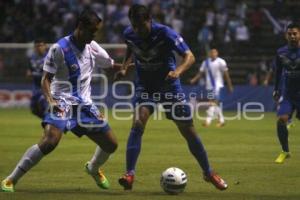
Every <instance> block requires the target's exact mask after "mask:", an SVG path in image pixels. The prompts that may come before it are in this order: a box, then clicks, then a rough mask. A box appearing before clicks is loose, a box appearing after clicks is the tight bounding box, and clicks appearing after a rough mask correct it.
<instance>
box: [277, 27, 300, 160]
mask: <svg viewBox="0 0 300 200" xmlns="http://www.w3.org/2000/svg"><path fill="white" fill-rule="evenodd" d="M285 37H286V40H287V45H285V46H283V47H281V48H279V49H278V50H277V55H276V60H275V65H276V67H275V69H276V71H275V87H274V92H273V98H274V100H275V101H276V102H278V106H279V107H278V110H277V116H278V120H277V136H278V139H279V142H280V145H281V148H282V152H281V153H280V154H279V156H278V157H277V158H276V160H275V162H276V163H279V164H281V163H284V161H285V160H286V158H289V157H290V156H291V155H290V150H289V142H288V129H287V126H286V125H287V123H288V119H289V115H290V114H291V113H292V111H293V108H295V109H296V111H297V113H296V117H297V118H298V119H300V85H299V82H300V25H299V24H297V23H291V24H289V25H288V26H287V30H286V33H285ZM282 79H283V80H284V83H283V84H284V86H285V87H284V89H283V90H282V89H281V88H280V82H281V81H282Z"/></svg>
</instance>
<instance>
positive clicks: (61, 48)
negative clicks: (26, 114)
mask: <svg viewBox="0 0 300 200" xmlns="http://www.w3.org/2000/svg"><path fill="white" fill-rule="evenodd" d="M101 23H102V19H101V18H100V17H99V16H98V15H97V14H96V13H95V12H94V11H92V10H89V9H85V10H83V11H82V12H81V14H80V15H79V17H78V20H77V25H76V28H75V30H74V32H73V33H72V34H71V35H69V36H66V37H64V38H61V39H60V40H59V41H58V42H57V43H55V44H54V45H52V47H51V48H50V49H49V52H48V55H47V57H46V58H45V63H44V67H43V70H44V74H43V77H42V84H41V85H42V90H43V93H44V95H45V98H46V99H47V101H48V103H49V105H50V108H51V109H50V111H49V112H48V113H47V114H46V116H45V117H44V119H43V122H42V125H43V127H44V135H43V136H42V138H41V140H40V141H39V143H38V144H35V145H33V146H31V147H30V148H28V149H27V151H26V152H25V153H24V155H23V157H22V158H21V159H20V161H19V162H18V164H17V166H16V167H15V169H14V170H13V171H12V172H11V174H10V175H8V176H7V177H6V178H5V179H4V180H3V181H2V182H1V190H2V191H4V192H14V191H15V185H16V184H17V182H18V181H19V179H20V178H21V177H23V176H24V175H25V174H26V173H27V172H28V171H29V170H30V169H32V167H34V166H35V165H37V164H38V163H39V161H40V160H41V159H42V158H43V157H44V156H45V155H47V154H49V153H50V152H52V151H53V150H54V149H55V148H56V146H57V145H58V144H59V141H60V140H61V138H62V135H63V133H65V132H67V131H71V132H72V133H74V134H76V135H77V136H78V137H81V136H82V135H86V136H87V137H88V138H89V139H90V140H92V141H93V142H94V143H96V145H97V147H96V150H95V153H94V155H93V157H92V158H91V160H90V161H88V162H87V163H86V164H85V166H84V169H85V171H86V172H87V173H88V174H89V175H90V176H91V177H92V178H93V179H94V181H95V182H96V185H97V186H98V187H100V188H102V189H108V188H109V182H108V180H107V178H106V177H105V176H104V174H103V173H102V171H101V170H100V168H99V167H100V166H102V165H103V164H104V163H105V162H106V161H107V160H108V158H109V156H110V154H112V153H113V152H115V150H116V148H117V140H116V138H115V136H114V133H113V131H112V129H111V128H110V127H109V125H108V123H107V121H106V120H105V119H104V118H103V117H102V116H101V114H100V112H99V110H98V108H97V107H96V106H95V105H94V104H93V102H92V99H91V78H92V72H93V69H94V68H95V67H96V66H99V67H101V68H111V67H117V65H115V63H114V61H113V59H111V58H110V57H109V55H108V54H107V52H106V51H105V50H104V49H103V48H101V47H100V46H99V45H98V44H97V43H96V42H95V41H93V38H94V37H95V33H96V32H97V31H98V30H99V29H100V27H101ZM50 84H51V88H50ZM66 86H69V87H66ZM62 170H63V169H62ZM61 181H66V182H67V181H69V180H66V179H65V180H61Z"/></svg>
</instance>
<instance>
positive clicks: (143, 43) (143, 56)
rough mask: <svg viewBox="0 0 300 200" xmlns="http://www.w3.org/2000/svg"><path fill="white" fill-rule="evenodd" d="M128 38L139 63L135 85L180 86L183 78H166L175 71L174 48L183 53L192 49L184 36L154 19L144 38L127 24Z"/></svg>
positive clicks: (175, 88)
mask: <svg viewBox="0 0 300 200" xmlns="http://www.w3.org/2000/svg"><path fill="white" fill-rule="evenodd" d="M123 34H124V38H125V42H126V44H127V45H128V48H130V50H131V51H132V52H133V55H134V60H135V66H136V75H137V79H136V86H137V87H143V88H145V89H146V91H148V92H164V91H178V90H181V85H180V80H179V79H176V80H165V78H166V76H167V74H168V73H169V71H174V70H175V67H176V59H175V54H174V52H177V53H178V54H179V55H183V54H184V53H185V52H186V51H188V50H189V47H188V46H187V44H186V43H185V42H184V40H183V38H182V37H181V36H180V35H178V34H177V33H176V32H175V31H174V30H172V29H171V28H169V27H167V26H164V25H162V24H158V23H155V22H152V24H151V33H150V35H149V37H148V38H147V39H141V38H140V37H139V36H138V35H137V34H136V33H135V32H134V31H133V29H132V27H131V26H130V27H128V28H126V29H125V31H124V33H123Z"/></svg>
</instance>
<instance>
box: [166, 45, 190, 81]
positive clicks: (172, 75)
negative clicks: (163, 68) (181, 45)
mask: <svg viewBox="0 0 300 200" xmlns="http://www.w3.org/2000/svg"><path fill="white" fill-rule="evenodd" d="M182 57H183V60H182V62H181V63H180V65H179V66H177V67H176V70H175V71H170V72H169V73H168V75H167V77H166V79H177V78H179V77H180V75H181V74H182V73H183V72H185V71H186V70H188V69H189V68H190V67H191V65H192V64H193V63H194V62H195V56H194V54H193V53H192V52H191V51H190V50H189V51H186V52H185V53H184V54H183V56H182Z"/></svg>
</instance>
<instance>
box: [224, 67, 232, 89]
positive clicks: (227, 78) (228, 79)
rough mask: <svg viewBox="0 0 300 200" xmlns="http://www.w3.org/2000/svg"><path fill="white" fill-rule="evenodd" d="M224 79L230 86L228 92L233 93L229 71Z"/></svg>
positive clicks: (225, 73)
mask: <svg viewBox="0 0 300 200" xmlns="http://www.w3.org/2000/svg"><path fill="white" fill-rule="evenodd" d="M224 77H225V80H226V83H227V86H228V90H229V92H231V93H232V92H233V85H232V81H231V78H230V75H229V72H228V71H225V72H224Z"/></svg>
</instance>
